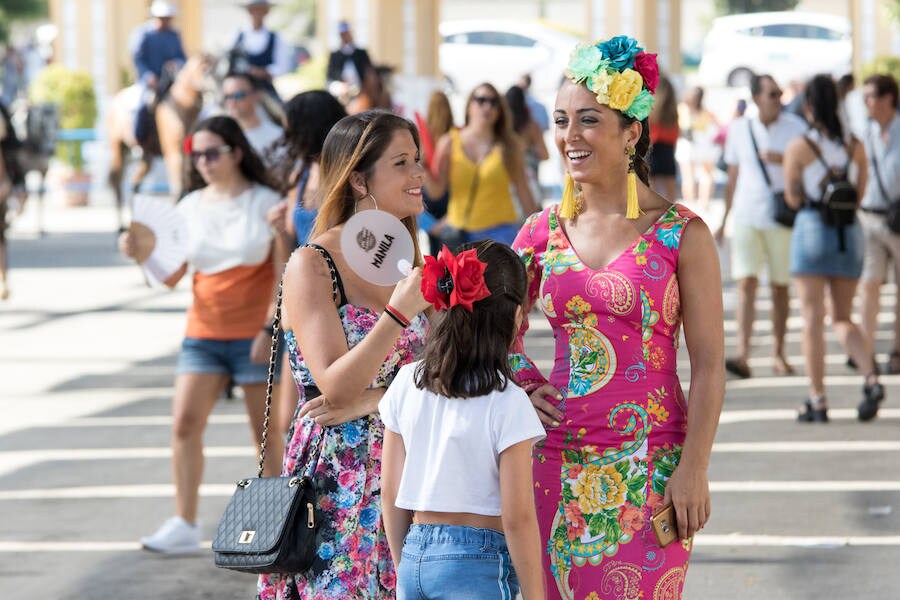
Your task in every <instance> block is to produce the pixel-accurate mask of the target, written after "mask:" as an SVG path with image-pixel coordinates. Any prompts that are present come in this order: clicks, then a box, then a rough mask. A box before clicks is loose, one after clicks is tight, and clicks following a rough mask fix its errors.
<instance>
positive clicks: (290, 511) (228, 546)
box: [212, 281, 324, 573]
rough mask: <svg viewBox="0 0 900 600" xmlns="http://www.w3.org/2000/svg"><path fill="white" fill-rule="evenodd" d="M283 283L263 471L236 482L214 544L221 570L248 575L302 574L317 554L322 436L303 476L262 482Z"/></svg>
mask: <svg viewBox="0 0 900 600" xmlns="http://www.w3.org/2000/svg"><path fill="white" fill-rule="evenodd" d="M283 283H284V282H283V281H282V284H281V285H279V286H278V301H277V303H276V305H275V319H274V320H273V321H272V328H273V330H274V331H273V334H272V350H271V353H270V355H269V374H268V379H267V381H266V418H265V421H264V423H263V434H262V442H261V443H260V452H259V465H258V472H257V475H256V477H251V478H247V479H242V480H240V481H238V482H237V488H236V489H235V491H234V495H233V496H232V497H231V501H230V502H229V503H228V506H227V507H226V508H225V513H224V514H223V515H222V519H221V520H220V521H219V528H218V530H217V531H216V536H215V538H214V539H213V543H212V550H213V553H214V554H215V563H216V566H217V567H222V568H224V569H232V570H235V571H243V572H245V573H302V572H303V571H305V570H306V569H308V568H309V566H310V565H311V564H312V562H313V559H314V558H315V555H316V553H315V550H316V529H317V527H316V525H317V522H316V510H315V507H316V497H315V492H314V491H313V486H312V479H311V477H312V470H313V468H315V464H316V459H317V458H318V449H319V445H320V444H321V441H322V435H324V434H320V435H319V436H317V437H316V439H315V441H314V442H313V444H312V447H311V448H310V452H309V454H308V456H307V462H306V465H305V467H304V468H303V470H302V471H301V473H303V475H295V476H291V477H263V464H264V463H265V460H266V442H267V441H268V435H269V414H270V412H271V408H272V384H273V382H274V380H275V361H276V360H277V357H278V333H279V330H280V326H281V295H282V286H283Z"/></svg>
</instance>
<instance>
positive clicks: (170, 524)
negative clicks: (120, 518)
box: [141, 517, 200, 554]
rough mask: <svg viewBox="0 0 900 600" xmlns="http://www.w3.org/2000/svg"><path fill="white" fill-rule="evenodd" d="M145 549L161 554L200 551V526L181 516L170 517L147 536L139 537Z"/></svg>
mask: <svg viewBox="0 0 900 600" xmlns="http://www.w3.org/2000/svg"><path fill="white" fill-rule="evenodd" d="M141 545H142V546H143V547H144V549H145V550H150V551H152V552H160V553H162V554H191V553H193V552H199V551H200V527H199V526H197V525H191V524H190V523H188V522H187V521H185V520H184V519H182V518H181V517H171V518H169V519H168V520H166V522H165V523H163V524H162V526H160V528H159V529H157V530H156V533H154V534H153V535H151V536H149V537H142V538H141Z"/></svg>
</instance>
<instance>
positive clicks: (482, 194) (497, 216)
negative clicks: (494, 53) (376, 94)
mask: <svg viewBox="0 0 900 600" xmlns="http://www.w3.org/2000/svg"><path fill="white" fill-rule="evenodd" d="M435 162H436V168H435V169H434V170H433V172H432V173H431V174H430V176H429V177H428V178H427V180H426V186H425V188H426V191H427V193H428V195H429V196H430V197H432V198H437V197H440V196H441V195H443V194H444V193H445V191H446V190H447V189H448V187H449V190H450V201H449V204H448V206H447V216H446V217H445V219H444V223H443V229H442V230H441V233H439V234H438V235H439V236H440V237H441V238H442V240H443V241H444V242H445V243H446V244H447V245H448V246H456V245H458V244H462V243H465V242H473V241H477V240H483V239H492V240H495V241H498V242H502V243H504V244H511V243H512V241H513V240H514V239H515V237H516V233H518V228H519V223H520V221H521V218H522V217H526V216H528V215H530V214H531V213H534V212H537V210H538V209H539V206H538V204H537V203H536V202H535V199H534V196H533V195H532V193H531V189H530V188H529V187H528V178H527V176H526V175H525V155H524V150H523V148H522V144H521V142H520V141H519V139H518V136H516V134H515V133H514V132H513V130H512V119H511V118H510V114H509V108H508V107H507V105H506V101H505V100H504V98H503V97H502V96H501V95H500V94H499V93H498V92H497V89H496V88H495V87H494V86H492V85H491V84H489V83H483V84H481V85H479V86H478V87H476V88H475V89H474V90H473V91H472V93H471V94H470V95H469V99H468V101H467V103H466V120H465V125H463V127H462V128H461V129H459V130H454V129H451V130H450V132H449V133H447V134H445V135H444V136H443V137H442V138H441V139H440V140H439V141H438V143H437V148H436V149H435ZM510 186H513V187H514V188H515V192H516V196H517V197H518V199H519V205H520V208H521V211H522V213H523V214H522V215H519V214H518V212H517V211H516V207H515V205H514V203H513V197H512V193H511V192H510Z"/></svg>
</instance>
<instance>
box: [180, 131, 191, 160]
mask: <svg viewBox="0 0 900 600" xmlns="http://www.w3.org/2000/svg"><path fill="white" fill-rule="evenodd" d="M181 149H182V150H184V153H185V155H187V156H190V154H191V151H192V150H193V149H194V136H192V135H189V136H187V137H186V138H184V145H183V147H182V148H181Z"/></svg>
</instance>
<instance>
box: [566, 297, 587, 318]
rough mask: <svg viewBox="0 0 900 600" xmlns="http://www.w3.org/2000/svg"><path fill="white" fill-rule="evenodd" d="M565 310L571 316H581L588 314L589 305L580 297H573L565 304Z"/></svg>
mask: <svg viewBox="0 0 900 600" xmlns="http://www.w3.org/2000/svg"><path fill="white" fill-rule="evenodd" d="M566 309H568V310H569V312H571V313H572V314H576V315H581V314H584V313H586V312H590V310H591V305H590V304H588V303H587V302H585V301H584V298H582V297H581V296H578V295H576V296H573V297H572V299H571V300H569V301H568V302H566Z"/></svg>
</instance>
